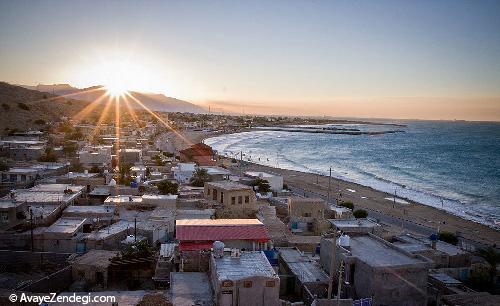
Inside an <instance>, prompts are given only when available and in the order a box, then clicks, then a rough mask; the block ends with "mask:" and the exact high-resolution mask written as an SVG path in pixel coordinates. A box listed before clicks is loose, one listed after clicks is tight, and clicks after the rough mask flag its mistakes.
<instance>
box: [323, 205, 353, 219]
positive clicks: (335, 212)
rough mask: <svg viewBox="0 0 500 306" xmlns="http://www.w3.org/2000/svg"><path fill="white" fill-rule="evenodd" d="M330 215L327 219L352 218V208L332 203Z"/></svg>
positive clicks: (329, 208) (329, 209)
mask: <svg viewBox="0 0 500 306" xmlns="http://www.w3.org/2000/svg"><path fill="white" fill-rule="evenodd" d="M327 214H328V217H327V219H352V218H354V216H353V215H352V210H350V209H349V208H347V207H342V206H337V205H333V204H331V205H330V206H328V213H327Z"/></svg>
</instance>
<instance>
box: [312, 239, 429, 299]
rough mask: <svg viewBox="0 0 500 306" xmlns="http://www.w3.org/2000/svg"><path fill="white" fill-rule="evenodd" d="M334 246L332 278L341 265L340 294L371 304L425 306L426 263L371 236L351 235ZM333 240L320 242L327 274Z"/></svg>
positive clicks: (427, 263) (321, 257)
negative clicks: (342, 275) (341, 287)
mask: <svg viewBox="0 0 500 306" xmlns="http://www.w3.org/2000/svg"><path fill="white" fill-rule="evenodd" d="M349 237H350V239H349V241H348V242H347V243H346V242H344V244H345V245H344V246H342V245H339V246H337V248H336V250H337V253H336V257H335V258H336V260H335V268H334V272H333V273H334V279H337V278H338V276H337V275H338V271H339V269H338V267H339V266H340V263H341V262H343V264H344V271H345V272H344V278H343V279H344V280H345V281H346V282H348V283H349V285H345V284H344V285H343V291H344V292H345V294H347V295H348V297H352V298H353V299H360V298H369V297H372V298H373V305H387V306H397V305H398V306H399V305H407V306H426V305H427V271H428V269H429V267H430V264H429V262H428V261H426V260H425V259H424V258H422V257H420V256H416V255H413V254H411V253H408V252H405V251H403V250H401V249H399V248H397V247H395V246H394V245H392V244H391V243H390V242H387V241H385V240H383V239H381V238H379V237H377V236H374V235H372V234H353V235H350V236H349ZM332 243H333V238H331V237H328V236H324V237H323V238H322V239H321V256H320V262H321V265H322V266H323V268H324V269H325V270H326V271H330V266H331V262H332V250H333V246H332Z"/></svg>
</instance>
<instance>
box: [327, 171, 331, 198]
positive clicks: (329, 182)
mask: <svg viewBox="0 0 500 306" xmlns="http://www.w3.org/2000/svg"><path fill="white" fill-rule="evenodd" d="M331 185H332V167H330V176H329V177H328V197H327V199H328V203H330V187H331Z"/></svg>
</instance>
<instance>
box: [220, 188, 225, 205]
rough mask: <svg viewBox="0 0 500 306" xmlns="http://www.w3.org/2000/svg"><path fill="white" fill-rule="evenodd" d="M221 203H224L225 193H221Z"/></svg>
mask: <svg viewBox="0 0 500 306" xmlns="http://www.w3.org/2000/svg"><path fill="white" fill-rule="evenodd" d="M220 202H221V203H224V192H222V191H221V192H220Z"/></svg>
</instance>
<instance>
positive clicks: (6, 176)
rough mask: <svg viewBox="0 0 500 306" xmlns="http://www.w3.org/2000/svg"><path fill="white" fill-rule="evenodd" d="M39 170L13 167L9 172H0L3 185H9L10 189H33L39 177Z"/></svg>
mask: <svg viewBox="0 0 500 306" xmlns="http://www.w3.org/2000/svg"><path fill="white" fill-rule="evenodd" d="M38 172H39V171H38V170H37V169H33V168H24V167H12V168H9V170H5V171H0V177H1V179H2V184H4V183H7V184H8V185H9V187H10V188H26V187H31V186H32V185H33V183H34V182H35V180H36V179H37V177H39V175H38Z"/></svg>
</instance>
